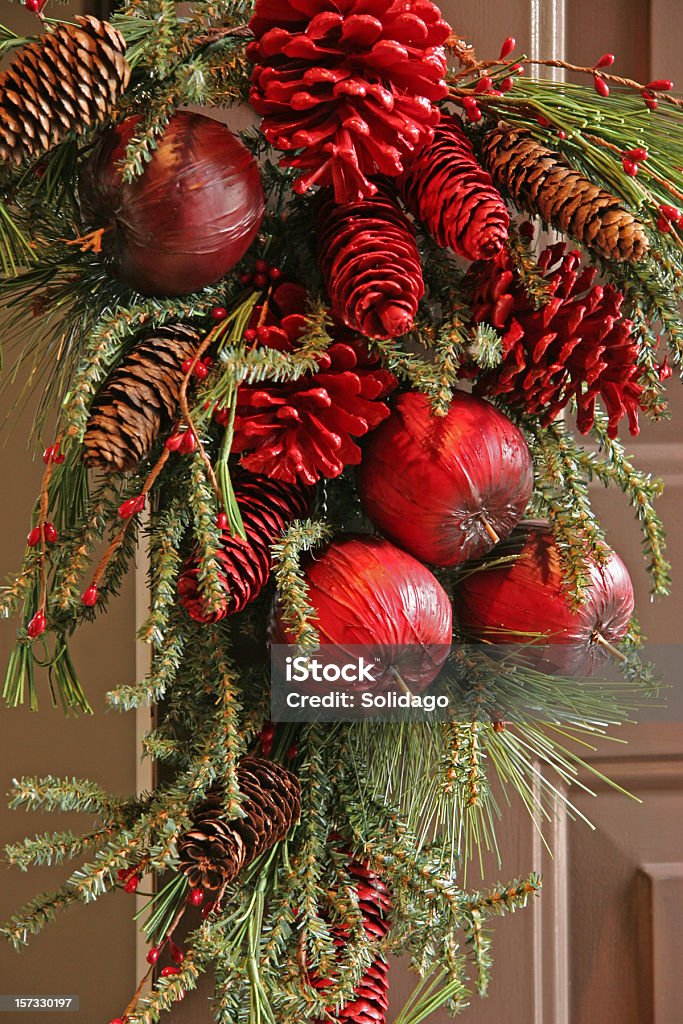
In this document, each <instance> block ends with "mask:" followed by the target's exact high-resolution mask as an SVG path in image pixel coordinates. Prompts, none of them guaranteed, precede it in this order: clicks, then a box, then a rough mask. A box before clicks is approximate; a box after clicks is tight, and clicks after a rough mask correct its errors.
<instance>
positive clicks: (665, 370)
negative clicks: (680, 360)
mask: <svg viewBox="0 0 683 1024" xmlns="http://www.w3.org/2000/svg"><path fill="white" fill-rule="evenodd" d="M668 358H669V357H668V356H665V358H664V362H663V363H662V365H661V366H660V367H658V370H659V379H660V380H667V379H668V378H669V377H670V376H671V374H672V373H673V370H672V369H671V367H670V366H669V364H668V362H667V360H668Z"/></svg>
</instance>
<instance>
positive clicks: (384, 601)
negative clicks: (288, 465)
mask: <svg viewBox="0 0 683 1024" xmlns="http://www.w3.org/2000/svg"><path fill="white" fill-rule="evenodd" d="M305 579H306V584H307V586H308V591H309V592H308V600H309V602H310V604H311V606H312V607H313V608H314V609H315V614H316V618H315V627H316V629H317V631H318V635H319V637H320V643H321V644H331V645H334V646H336V647H340V648H346V647H348V646H349V645H350V646H352V647H353V646H356V645H363V646H365V645H372V646H373V647H375V648H376V650H375V651H373V653H376V654H379V657H380V661H379V663H378V666H377V670H376V671H375V676H376V679H377V685H376V686H372V687H369V686H368V684H367V683H366V682H364V683H360V684H358V683H356V684H354V683H348V684H347V685H348V688H349V689H359V690H360V689H366V690H367V689H369V688H371V689H380V690H381V689H386V688H388V687H389V686H391V687H392V688H395V686H396V675H395V673H398V675H399V676H400V677H401V679H402V680H403V682H404V683H405V684H406V685H407V686H408V687H409V688H410V689H411V690H414V691H420V690H424V689H425V688H426V687H427V686H429V684H430V683H431V682H433V680H434V679H435V678H436V676H437V675H438V673H439V671H440V669H441V666H442V665H443V663H444V661H445V660H446V658H447V656H448V652H449V649H450V643H451V634H452V625H453V624H452V613H451V604H450V601H449V599H448V596H447V594H446V592H445V590H444V589H443V587H442V586H441V584H440V583H439V581H438V580H437V579H436V578H435V576H434V575H433V574H432V573H431V572H430V571H429V569H427V568H425V566H424V565H422V564H421V563H420V562H418V561H417V560H416V559H414V558H413V557H412V556H411V555H408V554H406V552H405V551H401V550H400V549H399V548H397V547H394V545H393V544H390V543H389V542H388V541H386V540H382V539H381V538H380V537H371V536H356V535H349V536H344V537H342V538H340V539H339V540H336V541H334V542H333V543H332V544H330V545H329V547H328V548H327V549H326V550H325V551H324V552H323V553H322V554H320V555H316V556H315V558H313V559H311V561H310V562H309V564H308V567H307V569H306V572H305ZM271 640H272V641H273V643H277V644H287V643H295V638H294V637H293V636H292V634H291V633H290V631H289V629H288V627H287V625H286V624H285V623H284V622H283V621H282V617H281V609H280V608H279V607H278V606H277V605H276V607H275V613H274V617H273V623H272V627H271ZM356 653H357V652H356ZM353 657H354V658H355V655H354V656H353Z"/></svg>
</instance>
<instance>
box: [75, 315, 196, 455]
mask: <svg viewBox="0 0 683 1024" xmlns="http://www.w3.org/2000/svg"><path fill="white" fill-rule="evenodd" d="M201 337H202V336H201V334H200V332H199V331H198V330H196V329H195V328H194V327H190V326H188V325H187V324H172V325H170V326H167V327H157V328H156V329H155V331H154V334H152V335H150V336H149V337H147V338H145V339H144V340H143V341H139V342H138V343H137V344H136V345H135V347H134V348H133V349H132V350H131V351H130V352H129V354H128V355H127V356H126V358H125V359H124V360H123V362H122V363H121V365H120V366H119V367H118V368H117V369H116V370H115V371H114V372H113V374H112V375H111V376H110V377H109V380H108V381H107V382H106V383H105V385H104V387H103V388H102V390H101V391H100V392H99V393H98V394H97V395H96V397H95V400H94V402H93V404H92V408H91V410H90V418H89V420H88V426H87V428H86V432H85V436H84V438H83V444H84V446H85V452H84V455H83V458H84V461H85V463H86V465H88V466H91V467H98V468H100V469H107V470H110V471H115V472H119V473H120V472H123V471H124V470H128V469H134V468H135V466H137V465H138V463H139V462H140V461H141V460H142V459H144V458H146V457H147V456H148V455H149V454H150V452H151V450H152V446H153V445H154V442H155V441H156V439H157V438H158V437H159V434H160V433H161V431H162V430H163V429H164V428H165V427H168V426H170V425H171V421H172V420H173V418H174V417H175V414H176V411H177V408H178V399H179V397H180V387H181V384H182V382H183V378H184V377H185V374H184V372H183V368H182V367H183V363H184V362H185V360H186V359H190V358H191V357H192V356H193V355H194V353H195V352H196V350H197V347H198V345H199V342H200V340H201Z"/></svg>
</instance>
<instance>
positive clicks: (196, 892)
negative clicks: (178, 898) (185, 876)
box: [187, 889, 204, 907]
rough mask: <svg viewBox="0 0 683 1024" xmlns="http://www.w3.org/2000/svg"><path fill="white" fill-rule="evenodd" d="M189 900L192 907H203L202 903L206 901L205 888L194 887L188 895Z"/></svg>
mask: <svg viewBox="0 0 683 1024" xmlns="http://www.w3.org/2000/svg"><path fill="white" fill-rule="evenodd" d="M187 902H188V903H189V904H190V906H192V907H201V905H202V903H203V902H204V890H203V889H192V891H191V892H190V894H189V896H188V897H187Z"/></svg>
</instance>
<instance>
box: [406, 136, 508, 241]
mask: <svg viewBox="0 0 683 1024" xmlns="http://www.w3.org/2000/svg"><path fill="white" fill-rule="evenodd" d="M399 188H400V191H401V196H402V197H403V200H404V202H405V204H406V206H407V207H408V208H409V210H410V211H411V213H413V214H414V215H415V216H416V217H418V218H419V219H420V220H421V221H422V223H423V224H424V225H425V227H426V228H427V229H428V231H429V232H430V234H431V235H432V236H433V237H434V239H435V240H436V241H437V242H438V243H439V245H442V246H444V247H446V246H450V248H451V249H453V251H454V252H457V253H458V254H459V255H460V256H465V257H466V258H467V259H468V260H488V259H491V258H492V257H493V256H496V255H497V254H498V253H499V252H500V250H501V249H502V248H503V246H504V245H505V242H506V241H507V237H508V227H509V226H510V215H509V214H508V211H507V209H506V206H505V203H504V201H503V199H502V197H501V195H500V193H499V192H498V191H497V189H496V188H495V186H494V184H493V182H492V180H491V175H490V174H489V173H488V171H486V170H484V168H483V167H481V165H480V164H479V163H477V160H476V157H475V156H474V150H473V148H472V143H471V142H470V140H469V139H468V138H467V136H466V135H465V133H464V132H463V130H462V127H461V124H460V121H459V120H458V118H456V117H447V116H444V117H442V118H441V121H440V122H439V124H438V125H437V127H436V129H435V131H434V140H433V142H431V143H428V144H427V145H425V146H423V147H422V149H420V151H419V152H418V153H417V155H416V156H415V157H414V159H413V160H411V161H410V162H409V163H407V166H406V171H405V173H404V174H402V175H401V177H400V179H399Z"/></svg>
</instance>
